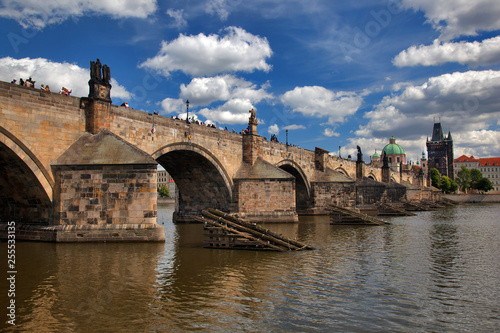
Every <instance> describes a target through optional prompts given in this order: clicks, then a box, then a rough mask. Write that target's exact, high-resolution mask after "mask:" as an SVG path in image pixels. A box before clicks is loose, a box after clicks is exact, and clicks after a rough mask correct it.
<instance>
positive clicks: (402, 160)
mask: <svg viewBox="0 0 500 333" xmlns="http://www.w3.org/2000/svg"><path fill="white" fill-rule="evenodd" d="M384 153H385V155H386V156H387V161H388V162H389V168H391V169H392V170H393V171H396V172H399V171H400V166H401V165H402V164H403V165H405V164H406V153H405V151H404V149H403V147H401V146H400V145H399V144H397V143H396V139H395V138H394V137H393V136H391V138H390V139H389V143H388V144H387V145H386V146H385V147H384V149H382V154H380V162H383V158H384Z"/></svg>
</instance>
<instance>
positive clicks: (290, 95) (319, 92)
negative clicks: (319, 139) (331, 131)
mask: <svg viewBox="0 0 500 333" xmlns="http://www.w3.org/2000/svg"><path fill="white" fill-rule="evenodd" d="M281 101H282V103H283V104H284V105H286V106H288V107H290V108H291V109H292V111H293V112H300V113H302V114H303V115H305V116H309V117H320V118H321V117H328V123H329V124H335V123H342V122H344V119H345V117H347V116H350V115H353V114H355V113H356V111H357V110H358V109H359V107H360V106H361V104H362V102H363V98H362V97H361V96H359V95H357V94H356V93H354V92H348V91H338V92H334V91H331V90H328V89H326V88H324V87H319V86H306V87H295V89H293V90H290V91H287V92H286V93H285V94H283V95H282V96H281Z"/></svg>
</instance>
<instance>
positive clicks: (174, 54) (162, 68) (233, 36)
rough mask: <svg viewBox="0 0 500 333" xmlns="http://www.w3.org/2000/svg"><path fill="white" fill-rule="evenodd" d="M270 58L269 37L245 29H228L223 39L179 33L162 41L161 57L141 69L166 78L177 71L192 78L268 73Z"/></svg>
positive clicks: (213, 36)
mask: <svg viewBox="0 0 500 333" xmlns="http://www.w3.org/2000/svg"><path fill="white" fill-rule="evenodd" d="M271 55H272V51H271V47H270V46H269V42H268V41H267V39H266V38H261V37H259V36H255V35H252V34H250V33H248V32H246V31H245V30H244V29H242V28H238V27H228V28H226V29H225V35H223V36H219V35H216V34H212V35H209V36H206V35H204V34H202V33H200V34H198V35H196V36H186V35H183V34H180V35H179V37H178V38H177V39H174V40H172V41H171V42H167V41H163V42H162V44H161V49H160V51H159V52H158V54H157V55H156V56H155V57H153V58H149V59H148V60H146V61H145V62H143V63H142V64H141V65H140V67H145V68H151V69H153V70H156V71H158V72H160V73H162V74H163V75H165V76H167V77H168V76H169V75H170V73H171V72H174V71H182V72H184V73H185V74H188V75H193V76H205V75H214V74H219V73H229V72H238V71H242V72H253V71H254V70H262V71H265V72H268V71H269V70H271V66H270V65H269V64H268V63H267V62H266V59H267V58H269V57H270V56H271Z"/></svg>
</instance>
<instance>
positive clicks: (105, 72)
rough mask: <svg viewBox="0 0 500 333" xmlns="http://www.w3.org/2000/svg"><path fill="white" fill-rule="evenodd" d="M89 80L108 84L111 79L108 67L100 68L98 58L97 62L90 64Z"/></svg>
mask: <svg viewBox="0 0 500 333" xmlns="http://www.w3.org/2000/svg"><path fill="white" fill-rule="evenodd" d="M90 79H91V80H94V81H98V82H101V83H106V84H109V80H110V79H111V75H110V70H109V67H108V65H104V66H102V65H101V61H100V60H99V58H97V61H91V62H90Z"/></svg>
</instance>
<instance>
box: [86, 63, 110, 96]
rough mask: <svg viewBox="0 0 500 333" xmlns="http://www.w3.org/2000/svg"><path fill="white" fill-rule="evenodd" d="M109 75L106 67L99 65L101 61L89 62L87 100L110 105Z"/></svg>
mask: <svg viewBox="0 0 500 333" xmlns="http://www.w3.org/2000/svg"><path fill="white" fill-rule="evenodd" d="M110 79H111V74H110V70H109V67H108V65H104V66H103V65H101V60H99V58H97V61H91V62H90V81H89V87H90V90H89V98H94V99H100V100H103V101H106V102H109V103H111V96H110V91H111V84H110V83H109V80H110Z"/></svg>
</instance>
